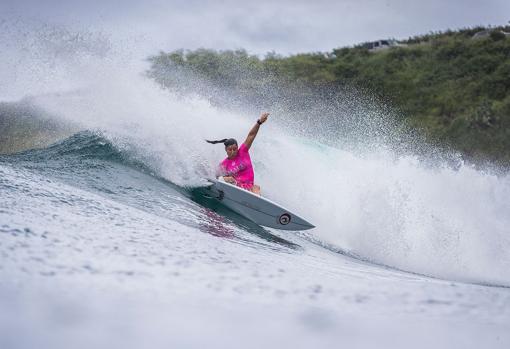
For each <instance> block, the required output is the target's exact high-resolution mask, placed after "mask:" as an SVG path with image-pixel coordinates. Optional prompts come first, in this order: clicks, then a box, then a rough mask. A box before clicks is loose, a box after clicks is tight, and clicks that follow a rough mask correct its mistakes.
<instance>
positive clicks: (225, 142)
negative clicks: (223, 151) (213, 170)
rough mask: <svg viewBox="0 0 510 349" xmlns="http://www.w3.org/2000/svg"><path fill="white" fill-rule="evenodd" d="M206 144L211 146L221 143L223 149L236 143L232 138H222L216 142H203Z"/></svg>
mask: <svg viewBox="0 0 510 349" xmlns="http://www.w3.org/2000/svg"><path fill="white" fill-rule="evenodd" d="M205 141H206V142H207V143H211V144H218V143H223V145H224V146H225V147H228V146H229V145H232V144H237V141H236V140H235V139H234V138H223V139H220V140H218V141H209V140H207V139H206V140H205Z"/></svg>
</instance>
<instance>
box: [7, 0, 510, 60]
mask: <svg viewBox="0 0 510 349" xmlns="http://www.w3.org/2000/svg"><path fill="white" fill-rule="evenodd" d="M0 19H3V20H5V19H8V20H10V21H12V20H16V21H20V23H26V24H25V25H26V26H30V25H31V24H30V23H47V24H50V25H52V24H54V25H64V26H66V27H71V28H73V27H76V28H79V29H82V30H83V29H84V28H85V29H86V30H91V31H102V32H104V33H106V34H107V35H110V36H111V37H121V38H122V37H123V38H126V37H135V38H139V39H140V38H141V39H140V40H141V41H140V40H139V41H138V42H140V44H141V45H146V47H147V48H150V49H151V50H164V51H170V50H174V49H179V48H184V49H195V48H198V47H206V48H215V49H237V48H245V49H247V50H248V51H249V52H251V53H256V54H264V53H266V52H270V51H275V52H277V53H280V54H290V53H298V52H311V51H331V50H332V49H333V48H337V47H341V46H349V45H353V44H357V43H360V42H364V41H371V40H377V39H384V38H396V39H404V38H407V37H409V36H413V35H417V34H425V33H428V32H430V31H438V30H446V29H449V28H450V29H457V28H462V27H468V26H475V25H503V24H508V21H509V20H510V0H486V1H480V0H476V1H475V0H421V1H417V0H407V1H405V0H338V1H326V0H314V1H301V0H294V1H290V0H282V1H277V0H275V1H266V0H253V1H244V0H237V1H231V0H226V1H199V0H187V1H183V0H167V1H163V0H144V1H139V0H122V1H108V0H88V1H86V0H83V1H78V0H67V1H61V0H37V1H36V0H0Z"/></svg>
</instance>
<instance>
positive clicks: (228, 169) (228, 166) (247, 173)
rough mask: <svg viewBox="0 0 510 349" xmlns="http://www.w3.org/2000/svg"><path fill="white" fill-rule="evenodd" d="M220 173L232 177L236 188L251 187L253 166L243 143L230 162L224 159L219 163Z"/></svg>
mask: <svg viewBox="0 0 510 349" xmlns="http://www.w3.org/2000/svg"><path fill="white" fill-rule="evenodd" d="M220 172H221V173H222V175H223V176H232V177H234V179H235V180H236V182H237V186H238V187H241V188H244V189H251V187H253V180H254V177H255V176H254V174H253V166H252V164H251V158H250V154H249V153H248V148H247V147H246V145H245V144H244V143H243V144H241V146H240V147H239V150H238V151H237V155H236V157H235V158H233V159H232V160H231V159H229V158H226V159H225V160H223V161H222V162H221V163H220Z"/></svg>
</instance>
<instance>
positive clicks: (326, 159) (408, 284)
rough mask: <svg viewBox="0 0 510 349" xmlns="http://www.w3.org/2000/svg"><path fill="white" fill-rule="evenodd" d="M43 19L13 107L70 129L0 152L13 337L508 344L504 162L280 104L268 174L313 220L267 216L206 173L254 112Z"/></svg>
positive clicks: (0, 250) (2, 269)
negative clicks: (342, 124) (47, 26)
mask: <svg viewBox="0 0 510 349" xmlns="http://www.w3.org/2000/svg"><path fill="white" fill-rule="evenodd" d="M52 33H55V31H52ZM38 35H40V36H43V37H44V35H45V34H44V31H42V32H40V33H39V34H38ZM20 37H25V38H26V37H27V36H26V35H25V36H23V35H20ZM46 37H48V36H46ZM49 37H50V38H51V40H49V43H50V44H51V45H49V44H48V42H46V44H45V41H41V40H35V39H34V38H33V36H30V35H29V36H28V38H32V39H30V40H28V39H27V40H28V41H23V40H18V42H17V45H15V46H13V47H14V49H12V50H11V51H9V54H6V55H4V56H2V57H3V58H5V57H7V58H5V62H3V63H5V64H3V65H2V67H3V68H2V69H3V70H2V75H1V76H2V77H3V79H4V81H7V82H12V83H10V84H3V85H2V88H0V92H1V93H2V94H1V96H2V101H3V102H2V104H1V105H0V108H1V109H0V111H1V112H2V115H4V116H5V117H6V118H7V119H8V117H9V116H10V115H9V113H12V111H13V110H14V111H16V110H31V111H32V112H31V114H30V115H24V116H23V120H25V121H26V122H28V123H29V122H31V121H33V120H43V121H44V120H51V124H50V126H49V127H57V126H55V125H65V132H64V131H62V132H58V130H55V132H53V133H45V134H43V135H41V134H38V135H37V137H42V138H43V139H39V140H38V143H37V144H39V147H38V148H37V149H27V150H24V151H21V152H16V153H11V154H4V155H1V156H0V347H1V348H33V347H39V348H41V347H42V348H67V347H73V348H81V347H83V348H85V347H87V348H89V347H100V348H101V347H105V348H106V347H120V346H123V347H128V348H129V347H133V348H135V347H156V348H159V347H165V348H168V347H172V348H174V347H175V348H203V347H212V348H239V347H243V348H260V347H270V348H277V347H295V348H308V347H312V346H314V347H325V348H326V347H327V348H329V347H333V346H341V345H345V346H351V347H381V346H383V347H386V346H387V347H389V346H391V347H410V346H412V347H418V348H420V347H423V348H425V347H440V348H451V347H454V346H459V347H465V348H479V347H491V348H507V347H508V345H509V344H510V288H509V287H510V272H509V270H510V253H509V252H508V251H509V250H510V229H509V227H510V200H509V199H508V198H509V197H510V176H509V175H508V174H506V173H501V172H497V171H493V170H490V171H489V170H484V169H479V168H475V167H473V166H470V165H468V164H464V163H463V162H462V161H458V162H456V163H455V166H452V164H451V163H450V162H448V161H444V160H442V158H440V157H439V158H437V159H433V160H434V161H430V159H424V158H423V157H422V156H419V155H420V154H410V153H400V152H397V151H395V150H392V148H391V147H389V146H388V145H387V144H386V143H385V142H380V143H377V141H378V140H377V138H376V139H370V140H369V141H370V146H367V147H366V148H364V149H360V148H359V147H348V146H347V147H346V146H345V145H346V144H348V143H349V142H348V141H349V140H345V139H342V140H337V139H335V138H331V137H330V136H328V137H330V138H328V139H324V137H320V133H321V132H320V131H321V129H320V128H318V129H317V132H302V130H300V129H298V128H296V127H297V126H292V127H288V125H287V124H286V120H288V118H289V117H291V116H289V115H281V114H278V113H273V114H272V115H271V116H270V119H269V121H268V122H267V123H266V124H264V126H263V127H262V129H261V131H260V133H259V135H258V136H257V139H256V141H255V143H254V146H253V148H252V150H251V154H252V159H253V161H254V166H255V171H256V180H257V182H258V183H259V184H260V185H261V187H262V192H263V195H265V196H267V197H269V198H270V199H271V200H273V201H276V202H279V203H281V204H282V205H283V206H285V207H288V208H290V209H291V210H294V211H296V212H297V213H299V214H300V215H301V216H303V217H305V218H306V219H308V220H309V221H311V222H312V223H314V224H315V225H316V228H315V229H313V230H310V231H307V232H287V231H285V232H284V231H277V230H272V229H267V228H264V227H260V226H258V225H256V224H254V223H252V222H250V221H247V220H246V219H244V218H243V217H240V216H239V215H236V214H234V213H232V212H230V211H229V210H227V209H225V208H223V207H221V206H212V205H211V204H210V203H208V202H207V201H204V200H203V199H201V197H200V196H199V195H198V194H197V190H196V188H197V187H199V186H201V185H203V178H205V177H207V176H211V175H212V173H213V172H214V167H215V165H216V163H217V162H218V161H219V160H221V159H222V158H223V156H224V151H223V149H221V148H222V147H221V146H211V145H208V144H207V143H205V142H204V139H206V138H224V137H235V138H237V139H238V140H239V141H242V140H243V137H245V136H246V133H247V132H248V130H249V129H250V127H251V126H252V124H253V123H254V120H255V119H256V117H257V116H258V115H257V114H255V113H253V114H252V115H251V114H248V113H246V114H240V113H237V112H233V111H231V110H230V111H229V110H228V109H226V108H220V107H218V106H213V105H211V104H210V103H209V102H208V100H206V99H204V98H201V97H199V96H189V95H188V96H183V95H179V94H175V93H172V92H170V91H167V90H164V89H162V88H161V87H160V86H158V85H157V84H156V83H155V82H154V81H152V80H151V79H149V78H147V77H145V75H144V74H143V70H144V69H145V68H146V66H145V65H144V64H145V63H144V62H143V61H141V60H132V59H131V58H129V57H127V58H126V56H125V55H122V54H119V52H124V51H122V50H120V51H119V49H118V48H116V47H113V48H111V50H112V51H111V52H112V53H111V54H108V53H105V50H106V48H108V47H109V45H106V44H104V43H103V41H101V40H99V39H97V38H95V37H93V36H92V37H89V38H87V37H85V38H84V37H83V36H82V37H80V39H79V40H78V41H77V39H76V38H74V39H72V38H73V37H72V36H71V37H64V39H62V37H59V38H57V39H55V35H52V36H49ZM38 38H40V37H36V39H38ZM52 40H53V41H52ZM98 40H99V41H98ZM41 45H45V46H41ZM112 45H113V46H115V45H114V44H112ZM9 47H10V46H9ZM11 48H12V47H11ZM64 48H65V49H64ZM19 52H23V53H24V55H23V59H22V60H21V61H20V60H13V59H11V58H12V57H17V55H18V54H19ZM27 52H28V53H31V54H32V55H31V54H26V53H27ZM56 52H57V53H58V54H56ZM36 53H37V54H36ZM49 57H50V58H51V59H50V58H49ZM13 62H17V63H16V64H15V63H13ZM17 72H19V74H16V73H17ZM64 82H65V83H64ZM27 106H29V108H28V109H27ZM269 111H271V110H269ZM344 112H345V111H344ZM13 115H14V114H13ZM16 115H17V114H16ZM342 116H343V115H342V113H340V112H339V114H338V117H339V118H341V117H342ZM27 120H28V121H27ZM43 121H41V122H43ZM304 127H307V128H308V129H309V130H307V131H310V129H311V128H313V121H312V122H311V124H308V125H304ZM381 127H383V125H381ZM8 129H9V132H11V135H10V137H7V138H5V139H9V140H12V139H17V140H19V139H20V138H21V139H23V138H24V137H26V138H27V139H29V138H33V137H36V135H34V134H33V133H31V132H27V129H28V126H23V124H22V125H21V126H20V125H14V126H12V127H10V128H8ZM311 131H313V129H312V130H311ZM362 131H363V130H360V132H362ZM369 141H368V140H367V143H368V142H369ZM374 142H375V143H376V144H378V146H375V147H374V146H373V144H374ZM423 146H424V147H427V146H426V145H423Z"/></svg>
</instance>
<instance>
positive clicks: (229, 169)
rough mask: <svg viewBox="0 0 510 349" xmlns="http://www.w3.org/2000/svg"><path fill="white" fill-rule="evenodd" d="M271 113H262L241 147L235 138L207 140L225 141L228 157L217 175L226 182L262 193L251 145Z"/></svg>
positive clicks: (258, 193)
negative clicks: (255, 178) (255, 175)
mask: <svg viewBox="0 0 510 349" xmlns="http://www.w3.org/2000/svg"><path fill="white" fill-rule="evenodd" d="M268 116H269V113H262V114H261V115H260V117H259V119H258V120H257V123H256V124H255V125H254V126H253V127H252V128H251V130H250V132H249V133H248V136H247V137H246V140H245V141H244V143H243V144H241V146H240V147H238V146H237V141H236V140H235V139H234V138H225V139H221V140H217V141H208V140H206V142H208V143H211V144H217V143H223V145H225V151H226V153H227V157H226V158H225V160H223V161H222V162H221V163H220V165H219V169H218V173H217V177H223V179H224V180H225V182H227V183H231V184H234V185H237V186H238V187H241V188H243V189H246V190H248V191H251V192H253V193H255V194H257V195H260V186H258V185H256V184H255V183H254V173H253V166H252V164H251V158H250V153H249V150H250V147H251V145H252V143H253V141H254V140H255V137H256V136H257V133H258V132H259V128H260V125H262V124H263V123H264V122H266V120H267V117H268Z"/></svg>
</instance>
